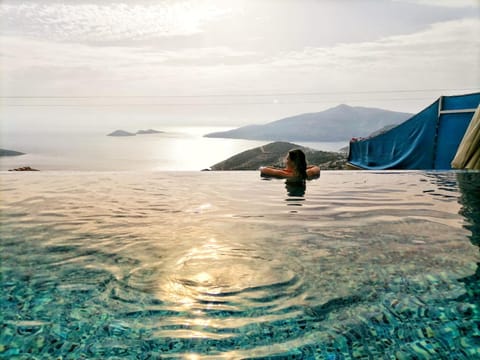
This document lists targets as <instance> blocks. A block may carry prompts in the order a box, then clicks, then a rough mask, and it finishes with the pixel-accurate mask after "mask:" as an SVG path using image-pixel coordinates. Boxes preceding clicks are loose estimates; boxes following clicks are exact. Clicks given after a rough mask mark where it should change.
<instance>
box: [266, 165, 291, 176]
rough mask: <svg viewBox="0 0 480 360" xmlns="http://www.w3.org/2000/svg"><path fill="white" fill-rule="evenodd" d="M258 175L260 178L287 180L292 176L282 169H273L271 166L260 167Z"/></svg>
mask: <svg viewBox="0 0 480 360" xmlns="http://www.w3.org/2000/svg"><path fill="white" fill-rule="evenodd" d="M260 175H261V176H272V177H278V178H288V177H291V176H292V174H291V173H290V172H288V171H285V170H284V169H279V168H274V167H272V166H262V167H260Z"/></svg>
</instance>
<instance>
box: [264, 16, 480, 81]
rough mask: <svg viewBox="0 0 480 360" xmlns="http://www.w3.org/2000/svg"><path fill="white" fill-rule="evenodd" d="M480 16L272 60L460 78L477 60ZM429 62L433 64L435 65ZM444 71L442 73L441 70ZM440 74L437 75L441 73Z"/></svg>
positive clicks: (472, 71)
mask: <svg viewBox="0 0 480 360" xmlns="http://www.w3.org/2000/svg"><path fill="white" fill-rule="evenodd" d="M479 32H480V20H478V19H463V20H458V21H448V22H444V23H437V24H434V25H432V26H430V27H429V28H428V29H426V30H424V31H420V32H417V33H414V34H408V35H399V36H391V37H386V38H383V39H380V40H379V41H374V42H363V43H354V44H340V45H337V46H334V47H331V48H306V49H304V50H303V51H301V52H291V53H287V54H283V55H282V56H279V57H276V58H274V59H272V60H271V65H272V66H276V67H281V68H292V67H298V68H302V69H306V68H309V69H310V70H311V71H316V70H315V69H317V70H318V69H322V68H325V69H327V68H328V69H329V72H330V73H331V74H333V73H334V72H337V73H338V74H342V73H348V74H351V75H352V76H358V73H360V72H372V73H373V71H377V72H381V73H385V72H388V71H390V72H393V71H398V72H400V73H403V74H405V73H411V74H416V75H418V74H421V73H423V74H425V76H426V74H431V73H432V72H434V73H438V72H440V71H445V72H448V73H450V74H452V75H453V74H456V75H458V77H459V78H466V77H468V76H471V77H473V80H474V79H475V76H476V77H477V79H478V76H479V71H480V66H479V65H478V64H479V62H478V60H479V55H480V54H479V49H480V40H479V38H478V36H477V34H478V33H479ZM432 66H434V67H438V68H437V70H436V69H435V68H432ZM444 75H446V74H444ZM444 75H441V76H444Z"/></svg>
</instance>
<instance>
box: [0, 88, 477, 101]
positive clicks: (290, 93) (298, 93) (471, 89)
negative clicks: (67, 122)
mask: <svg viewBox="0 0 480 360" xmlns="http://www.w3.org/2000/svg"><path fill="white" fill-rule="evenodd" d="M478 90H479V89H478V88H457V89H447V88H443V89H414V90H413V89H410V90H409V89H399V90H365V91H315V92H279V93H252V94H245V93H240V94H191V95H78V96H64V95H10V96H0V99H107V98H119V99H121V98H209V97H280V96H314V95H359V94H363V95H365V94H394V93H422V92H442V91H478Z"/></svg>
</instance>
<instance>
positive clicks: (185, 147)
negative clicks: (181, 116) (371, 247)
mask: <svg viewBox="0 0 480 360" xmlns="http://www.w3.org/2000/svg"><path fill="white" fill-rule="evenodd" d="M227 129H228V128H224V127H222V128H219V127H215V128H213V127H170V128H162V129H161V130H162V131H165V132H164V133H160V134H149V135H137V136H128V137H111V136H106V135H107V133H105V132H94V131H91V132H85V131H84V132H48V133H47V132H45V133H41V132H35V133H27V132H23V133H19V132H18V133H10V134H3V135H2V138H1V144H0V147H1V148H6V149H10V150H16V151H21V152H24V153H26V155H23V156H18V157H3V158H0V170H8V169H12V168H16V167H21V166H31V167H34V168H37V169H39V170H81V171H83V170H87V171H99V170H106V171H124V170H128V171H150V170H153V171H157V170H169V171H170V170H173V171H184V170H201V169H205V168H209V167H210V166H212V165H214V164H216V163H218V162H220V161H223V160H225V159H227V158H228V157H230V156H232V155H235V154H237V153H239V152H242V151H244V150H248V149H252V148H255V147H257V146H261V145H265V144H267V143H269V141H252V140H236V139H212V138H205V137H203V135H204V134H208V133H210V132H214V131H223V130H227ZM159 130H160V129H159ZM298 144H300V145H305V146H309V147H312V148H314V149H317V150H325V151H338V150H339V149H340V148H341V147H343V146H346V145H347V144H346V143H341V142H332V143H328V142H327V143H303V142H302V143H298Z"/></svg>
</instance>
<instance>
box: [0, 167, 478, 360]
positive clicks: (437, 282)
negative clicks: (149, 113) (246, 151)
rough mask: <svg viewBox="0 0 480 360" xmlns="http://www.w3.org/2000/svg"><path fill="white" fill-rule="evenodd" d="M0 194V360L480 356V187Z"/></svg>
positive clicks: (68, 177) (423, 181)
mask: <svg viewBox="0 0 480 360" xmlns="http://www.w3.org/2000/svg"><path fill="white" fill-rule="evenodd" d="M0 186H1V193H0V195H1V200H0V220H1V228H0V236H1V249H0V254H1V255H0V256H1V289H2V291H1V294H0V306H1V309H2V311H1V313H0V320H1V325H0V326H1V327H0V358H5V359H48V358H52V359H57V358H62V359H160V358H161V359H164V358H185V359H222V358H224V359H328V360H333V359H477V358H479V357H480V328H479V320H480V313H479V308H478V306H479V303H480V301H479V297H480V270H479V262H480V253H479V243H480V173H479V172H473V173H465V172H355V171H352V172H342V171H339V172H333V171H332V172H324V173H322V176H321V177H320V179H318V180H314V181H311V182H308V184H307V186H306V188H305V189H302V188H298V187H290V186H287V185H286V184H285V183H284V182H283V181H282V180H270V181H268V180H261V179H260V177H259V175H258V173H256V172H225V173H223V172H220V173H217V172H215V173H213V172H159V173H155V172H147V173H128V172H125V173H108V172H99V173H96V172H93V173H89V172H78V173H74V172H73V173H70V172H38V173H9V172H3V173H0Z"/></svg>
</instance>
